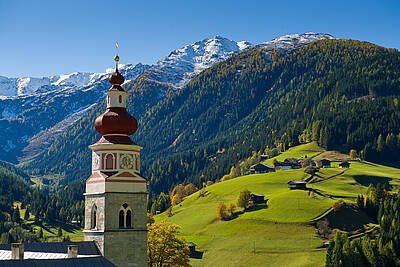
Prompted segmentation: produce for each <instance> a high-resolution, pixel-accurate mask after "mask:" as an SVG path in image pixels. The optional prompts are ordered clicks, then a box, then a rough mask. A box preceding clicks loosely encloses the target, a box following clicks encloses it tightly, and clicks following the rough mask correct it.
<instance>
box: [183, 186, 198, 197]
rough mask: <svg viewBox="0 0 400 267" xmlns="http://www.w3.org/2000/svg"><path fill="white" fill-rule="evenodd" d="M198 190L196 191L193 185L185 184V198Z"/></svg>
mask: <svg viewBox="0 0 400 267" xmlns="http://www.w3.org/2000/svg"><path fill="white" fill-rule="evenodd" d="M198 190H199V189H197V187H196V186H194V184H187V185H186V186H185V189H184V192H185V196H189V195H191V194H193V193H195V192H197V191H198Z"/></svg>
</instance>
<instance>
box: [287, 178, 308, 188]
mask: <svg viewBox="0 0 400 267" xmlns="http://www.w3.org/2000/svg"><path fill="white" fill-rule="evenodd" d="M306 185H307V182H306V181H303V180H290V181H289V182H288V187H289V189H290V190H294V189H301V190H304V189H307V186H306Z"/></svg>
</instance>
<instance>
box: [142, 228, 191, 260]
mask: <svg viewBox="0 0 400 267" xmlns="http://www.w3.org/2000/svg"><path fill="white" fill-rule="evenodd" d="M148 228H149V229H148V230H149V231H148V240H147V264H148V266H150V267H161V266H163V267H164V266H165V267H172V266H190V264H189V248H188V247H187V246H186V244H185V242H184V241H183V240H182V239H180V238H179V237H178V234H179V229H180V227H179V226H178V225H176V224H169V223H167V222H166V221H161V222H158V223H157V222H155V223H153V224H151V225H149V226H148Z"/></svg>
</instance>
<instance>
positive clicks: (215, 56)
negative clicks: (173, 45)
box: [152, 35, 253, 88]
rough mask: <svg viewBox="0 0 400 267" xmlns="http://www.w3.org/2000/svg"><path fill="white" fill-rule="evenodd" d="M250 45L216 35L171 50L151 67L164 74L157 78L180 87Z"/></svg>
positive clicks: (250, 45)
mask: <svg viewBox="0 0 400 267" xmlns="http://www.w3.org/2000/svg"><path fill="white" fill-rule="evenodd" d="M252 46H253V45H252V44H250V43H249V42H246V41H241V42H236V41H233V40H230V39H228V38H225V37H222V36H220V35H216V36H215V37H212V38H206V39H203V40H202V41H197V42H195V43H191V44H188V45H185V46H184V47H182V48H180V49H176V50H174V51H172V52H171V53H170V54H169V55H168V56H167V57H165V58H163V59H162V60H160V61H158V62H157V64H156V65H154V67H153V68H152V69H154V70H155V69H157V70H159V71H158V73H159V75H162V76H164V77H161V79H160V77H158V78H157V80H159V81H160V80H162V81H164V82H167V83H172V84H173V85H174V87H175V88H181V87H183V86H184V85H185V84H186V83H187V82H188V81H189V80H190V79H192V78H193V77H194V76H196V75H197V74H198V73H200V72H201V71H202V70H204V69H206V68H209V67H211V66H212V65H214V64H215V63H218V62H220V61H224V60H226V59H227V58H229V57H231V56H232V55H234V54H236V53H239V52H241V51H243V50H245V49H247V48H250V47H252Z"/></svg>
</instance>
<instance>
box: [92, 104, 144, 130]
mask: <svg viewBox="0 0 400 267" xmlns="http://www.w3.org/2000/svg"><path fill="white" fill-rule="evenodd" d="M94 127H95V128H96V131H97V132H98V133H99V134H101V135H107V134H126V135H131V134H134V133H135V132H136V131H137V128H138V123H137V120H136V119H135V118H134V117H133V116H131V115H129V113H128V112H127V111H126V108H120V107H113V108H109V109H107V111H106V112H104V113H103V114H102V115H100V116H99V117H97V119H96V121H95V122H94Z"/></svg>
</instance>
